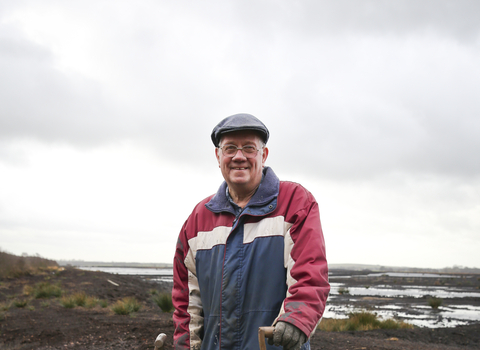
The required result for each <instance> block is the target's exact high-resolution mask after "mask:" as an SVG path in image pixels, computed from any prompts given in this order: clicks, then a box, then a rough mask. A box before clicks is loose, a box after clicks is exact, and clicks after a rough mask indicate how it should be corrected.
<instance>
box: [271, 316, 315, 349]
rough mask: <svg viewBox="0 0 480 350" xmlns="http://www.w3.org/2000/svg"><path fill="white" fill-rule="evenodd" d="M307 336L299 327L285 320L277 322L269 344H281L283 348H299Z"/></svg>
mask: <svg viewBox="0 0 480 350" xmlns="http://www.w3.org/2000/svg"><path fill="white" fill-rule="evenodd" d="M306 340H307V336H306V335H305V333H303V332H302V331H301V330H300V329H298V328H297V327H295V326H294V325H291V324H290V323H287V322H282V321H280V322H278V323H277V324H276V326H275V330H274V331H273V340H272V339H269V340H268V343H269V344H270V345H276V346H280V345H281V346H283V350H300V348H301V347H302V345H303V344H305V341H306Z"/></svg>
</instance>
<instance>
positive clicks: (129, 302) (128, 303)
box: [112, 297, 142, 315]
mask: <svg viewBox="0 0 480 350" xmlns="http://www.w3.org/2000/svg"><path fill="white" fill-rule="evenodd" d="M141 307H142V305H141V304H140V302H139V301H138V300H137V299H135V298H134V297H126V298H123V299H122V300H117V302H116V303H115V304H113V305H112V311H113V312H115V313H116V314H117V315H130V314H131V313H132V312H137V311H138V310H140V308H141Z"/></svg>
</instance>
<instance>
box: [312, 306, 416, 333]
mask: <svg viewBox="0 0 480 350" xmlns="http://www.w3.org/2000/svg"><path fill="white" fill-rule="evenodd" d="M318 328H319V329H320V330H322V331H325V332H343V331H366V330H372V329H399V328H413V325H411V324H408V323H405V322H403V321H397V320H394V319H388V320H385V321H381V320H379V319H378V318H377V315H376V314H374V313H371V312H367V311H361V312H352V313H350V314H349V315H348V319H323V320H322V322H321V323H320V325H319V327H318Z"/></svg>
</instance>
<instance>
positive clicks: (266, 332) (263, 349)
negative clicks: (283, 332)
mask: <svg viewBox="0 0 480 350" xmlns="http://www.w3.org/2000/svg"><path fill="white" fill-rule="evenodd" d="M274 329H275V327H260V328H258V345H260V350H267V345H266V344H265V338H268V339H272V338H273V330H274Z"/></svg>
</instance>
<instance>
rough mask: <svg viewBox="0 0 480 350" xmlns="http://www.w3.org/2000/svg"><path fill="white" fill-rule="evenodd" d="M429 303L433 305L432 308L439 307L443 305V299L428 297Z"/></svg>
mask: <svg viewBox="0 0 480 350" xmlns="http://www.w3.org/2000/svg"><path fill="white" fill-rule="evenodd" d="M427 303H428V305H430V306H431V307H432V309H438V307H439V306H440V305H442V303H443V299H442V298H435V297H432V298H428V299H427Z"/></svg>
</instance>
